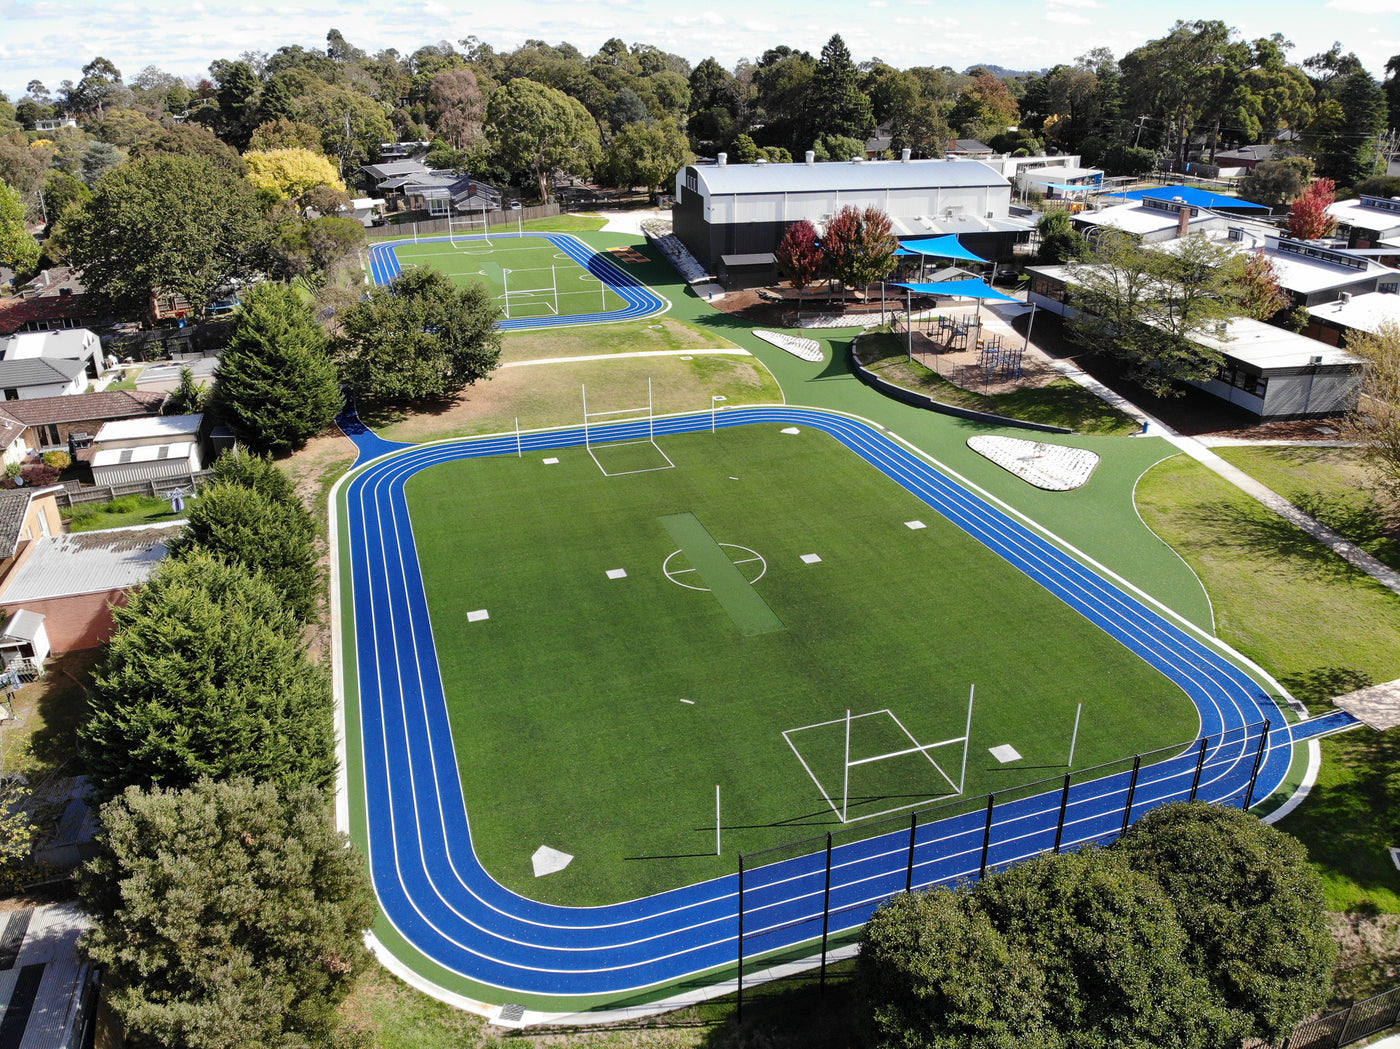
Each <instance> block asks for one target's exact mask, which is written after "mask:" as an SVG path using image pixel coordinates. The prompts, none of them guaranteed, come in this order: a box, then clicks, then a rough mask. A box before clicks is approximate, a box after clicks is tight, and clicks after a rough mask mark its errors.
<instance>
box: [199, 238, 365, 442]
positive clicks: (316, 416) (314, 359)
mask: <svg viewBox="0 0 1400 1049" xmlns="http://www.w3.org/2000/svg"><path fill="white" fill-rule="evenodd" d="M337 221H344V220H337ZM327 347H328V340H327V338H326V335H325V332H324V331H322V330H321V326H320V325H319V324H317V323H316V318H315V317H314V316H313V315H312V312H311V307H309V306H307V305H306V304H305V303H303V302H302V301H301V299H300V297H299V296H298V295H297V293H296V292H295V291H294V290H293V289H291V288H289V287H286V286H285V285H279V284H260V285H258V286H257V287H255V288H253V289H252V290H251V291H250V292H249V293H248V294H247V295H246V296H245V298H244V300H243V305H242V308H241V309H240V310H239V311H238V313H236V314H235V315H234V319H233V326H232V330H231V331H230V332H229V341H228V348H227V349H226V350H224V352H223V355H222V356H221V357H220V358H219V371H218V374H217V375H216V376H215V378H214V389H213V394H212V403H213V406H214V407H215V409H216V410H217V411H218V413H219V415H220V417H222V418H223V420H224V422H226V423H227V424H228V426H229V429H231V430H232V431H233V432H234V435H235V436H237V437H238V439H239V440H240V441H242V442H243V443H245V444H246V445H248V446H249V447H251V448H253V449H256V450H258V451H278V452H280V451H284V450H289V449H295V448H300V447H301V446H302V445H304V444H305V443H306V441H307V440H308V439H309V438H311V437H313V436H315V435H316V434H318V433H320V432H321V431H322V430H324V429H325V428H326V427H327V426H329V425H330V423H331V421H332V420H333V419H334V418H335V415H336V412H338V411H339V410H340V406H341V401H342V398H341V394H340V386H339V383H338V382H337V381H336V373H335V365H333V364H332V363H331V360H330V356H329V353H328V352H327Z"/></svg>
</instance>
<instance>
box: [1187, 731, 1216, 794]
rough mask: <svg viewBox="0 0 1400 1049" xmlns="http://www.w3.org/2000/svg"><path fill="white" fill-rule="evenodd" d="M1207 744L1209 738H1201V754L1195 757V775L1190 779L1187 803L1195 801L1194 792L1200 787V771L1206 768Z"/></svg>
mask: <svg viewBox="0 0 1400 1049" xmlns="http://www.w3.org/2000/svg"><path fill="white" fill-rule="evenodd" d="M1209 742H1210V737H1209V736H1202V737H1201V752H1200V754H1198V755H1197V756H1196V775H1195V776H1193V777H1192V778H1191V794H1190V795H1189V796H1188V797H1187V799H1186V800H1187V801H1195V800H1196V791H1197V790H1199V789H1200V786H1201V770H1202V769H1204V768H1205V767H1206V744H1207V743H1209Z"/></svg>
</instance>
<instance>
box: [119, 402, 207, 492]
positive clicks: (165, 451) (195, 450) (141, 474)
mask: <svg viewBox="0 0 1400 1049" xmlns="http://www.w3.org/2000/svg"><path fill="white" fill-rule="evenodd" d="M203 422H204V416H203V415H202V414H197V415H158V416H148V417H146V418H141V419H119V420H117V421H116V422H110V423H107V424H106V425H104V426H103V427H102V429H101V430H99V431H98V432H97V440H96V442H95V450H94V451H93V454H92V479H93V481H94V482H95V483H97V484H124V483H127V482H130V481H159V480H161V479H166V478H168V479H170V480H171V482H172V483H174V484H179V483H181V482H182V481H185V480H187V479H188V478H189V477H190V476H191V475H193V474H195V473H197V472H198V471H200V470H201V469H203V467H204V457H203V453H202V451H201V448H200V442H199V429H200V426H201V425H203Z"/></svg>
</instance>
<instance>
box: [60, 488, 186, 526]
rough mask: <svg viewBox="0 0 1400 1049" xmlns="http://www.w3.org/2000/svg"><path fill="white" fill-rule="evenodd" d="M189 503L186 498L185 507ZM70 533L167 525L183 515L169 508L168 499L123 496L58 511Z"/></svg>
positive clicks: (182, 518) (178, 519)
mask: <svg viewBox="0 0 1400 1049" xmlns="http://www.w3.org/2000/svg"><path fill="white" fill-rule="evenodd" d="M191 501H192V500H191V499H190V498H188V497H187V498H186V500H185V505H186V506H188V505H189V504H190V502H191ZM62 515H63V519H64V520H65V521H67V522H68V530H69V531H70V532H96V531H98V530H100V529H103V528H130V527H133V526H136V525H148V524H169V523H170V522H172V521H182V520H184V517H185V515H184V512H183V511H182V512H180V513H176V512H175V511H173V510H171V509H170V501H169V500H168V499H157V498H155V497H154V496H149V495H124V496H122V497H121V498H120V499H113V500H112V501H111V502H110V503H80V504H78V505H77V506H74V507H71V508H65V509H64V510H63V511H62Z"/></svg>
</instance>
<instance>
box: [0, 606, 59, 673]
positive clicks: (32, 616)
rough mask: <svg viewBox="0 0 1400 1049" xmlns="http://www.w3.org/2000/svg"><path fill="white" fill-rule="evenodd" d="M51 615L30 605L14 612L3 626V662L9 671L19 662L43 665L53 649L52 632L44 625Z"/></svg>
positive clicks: (0, 630)
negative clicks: (51, 643)
mask: <svg viewBox="0 0 1400 1049" xmlns="http://www.w3.org/2000/svg"><path fill="white" fill-rule="evenodd" d="M47 618H48V617H47V616H45V615H43V614H42V613H39V612H32V611H30V610H29V609H27V608H21V609H18V610H17V611H15V612H12V613H10V615H9V616H8V617H7V618H6V619H5V622H4V625H3V626H0V665H3V666H4V668H5V669H6V670H9V669H10V668H12V667H13V666H15V664H20V665H21V666H25V665H27V666H30V667H34V666H38V667H42V666H43V665H44V660H46V659H48V658H49V653H50V652H51V651H53V646H52V645H50V644H49V632H48V630H47V629H46V628H45V627H44V620H45V619H47Z"/></svg>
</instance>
